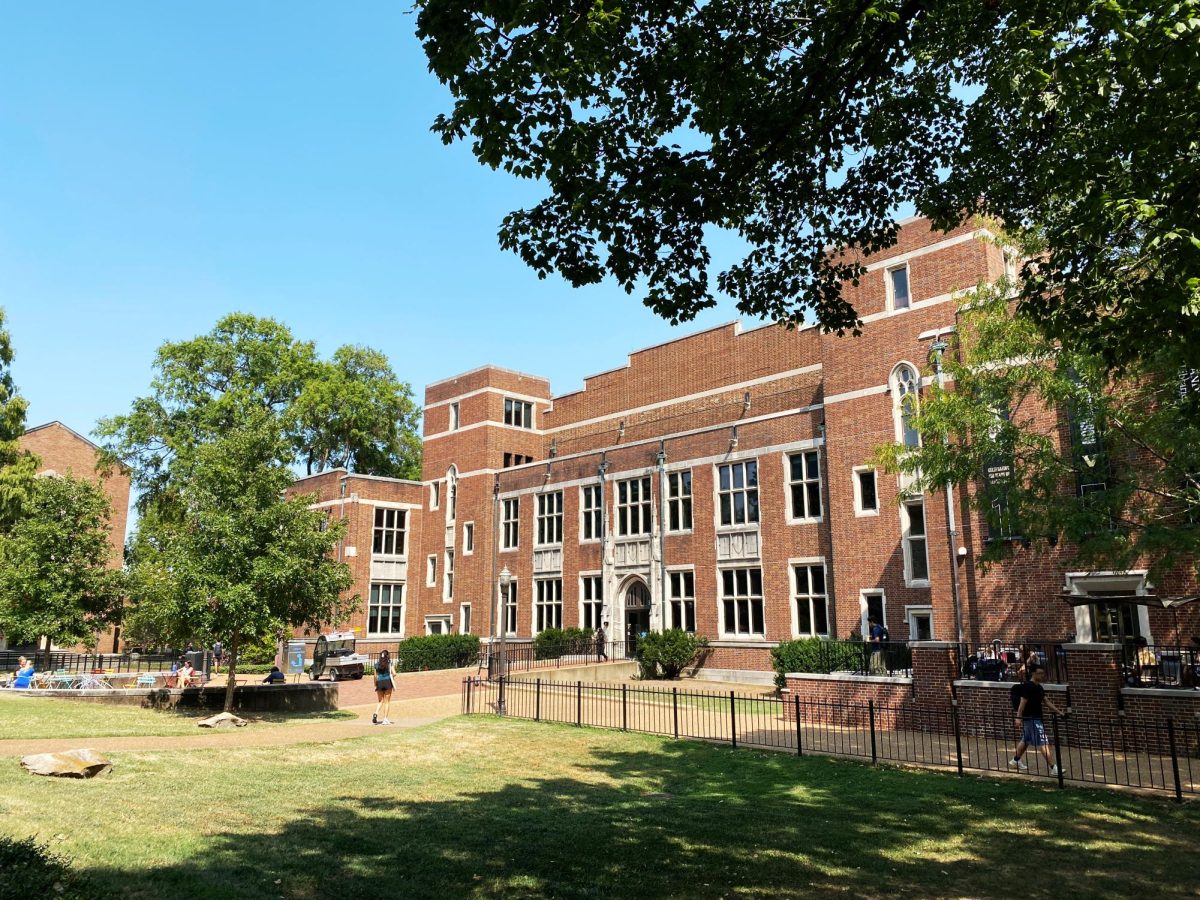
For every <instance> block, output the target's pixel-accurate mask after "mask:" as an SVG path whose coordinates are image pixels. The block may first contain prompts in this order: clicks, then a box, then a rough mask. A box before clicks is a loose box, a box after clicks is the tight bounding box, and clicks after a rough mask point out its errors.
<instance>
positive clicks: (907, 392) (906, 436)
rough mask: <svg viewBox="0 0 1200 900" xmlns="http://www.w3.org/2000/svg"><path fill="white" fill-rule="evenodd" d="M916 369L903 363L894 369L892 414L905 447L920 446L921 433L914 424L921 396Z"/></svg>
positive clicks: (897, 435) (897, 432) (900, 441)
mask: <svg viewBox="0 0 1200 900" xmlns="http://www.w3.org/2000/svg"><path fill="white" fill-rule="evenodd" d="M920 385H921V383H920V381H919V380H918V379H917V372H916V370H915V369H914V368H913V367H912V366H910V365H909V364H908V363H901V364H900V365H898V366H896V368H895V369H893V370H892V415H893V417H894V418H895V422H896V440H897V441H898V442H899V443H901V444H903V445H904V446H905V447H920V446H921V435H920V434H918V433H917V429H916V426H914V425H913V422H912V420H913V417H914V416H915V415H916V414H917V406H918V403H919V398H920Z"/></svg>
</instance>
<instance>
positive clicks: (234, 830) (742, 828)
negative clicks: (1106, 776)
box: [0, 717, 1200, 900]
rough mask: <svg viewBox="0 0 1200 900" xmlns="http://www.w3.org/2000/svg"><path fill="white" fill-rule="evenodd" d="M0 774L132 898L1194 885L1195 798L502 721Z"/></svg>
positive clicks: (1146, 893) (25, 823)
mask: <svg viewBox="0 0 1200 900" xmlns="http://www.w3.org/2000/svg"><path fill="white" fill-rule="evenodd" d="M112 756H113V757H114V759H115V762H116V767H115V769H114V771H113V773H112V774H111V775H110V776H109V777H108V778H106V779H99V780H96V781H90V782H80V781H67V780H57V779H46V778H32V777H30V776H28V775H25V774H24V773H23V772H21V770H20V769H19V768H18V767H17V766H16V765H15V763H11V762H10V763H9V764H6V765H0V832H6V833H9V834H11V835H14V836H18V837H24V836H27V835H29V834H31V833H37V834H38V835H39V836H40V837H41V839H42V840H45V841H47V842H48V843H49V844H50V846H51V848H52V849H53V850H55V851H56V852H58V853H61V854H64V855H66V856H68V857H71V858H73V859H74V860H75V863H76V866H77V867H79V868H80V869H82V870H83V871H85V872H87V873H88V874H90V876H91V877H92V878H93V879H94V880H95V882H96V885H97V887H98V888H99V889H100V890H101V891H108V892H110V893H114V894H118V895H123V896H133V897H146V898H150V897H153V898H158V897H187V898H189V900H203V898H234V897H284V898H325V897H331V896H338V897H463V896H467V897H487V896H495V895H508V896H523V897H602V898H610V897H687V898H693V897H697V898H706V897H712V898H717V897H761V898H767V897H780V896H814V895H823V894H848V895H850V896H863V897H884V896H887V897H894V896H896V895H908V896H914V897H925V896H954V897H963V896H969V897H1001V896H1024V897H1030V896H1032V897H1038V896H1044V897H1129V896H1135V895H1136V896H1140V897H1170V896H1195V892H1196V889H1197V886H1198V885H1200V861H1198V859H1200V857H1198V854H1197V853H1196V847H1197V835H1198V834H1200V808H1197V807H1195V806H1182V807H1180V806H1176V805H1174V804H1172V803H1169V802H1167V801H1159V800H1145V799H1140V798H1136V797H1133V796H1129V795H1122V794H1118V793H1113V792H1100V791H1087V790H1072V791H1058V790H1056V789H1053V788H1049V787H1043V786H1041V785H1034V784H1030V783H1028V782H1025V781H1018V780H1012V781H1003V782H997V781H984V780H979V779H974V778H965V779H963V778H958V777H956V776H953V775H945V774H941V773H932V772H919V771H906V770H898V769H888V768H871V767H869V766H865V765H861V764H858V763H854V762H848V761H843V760H834V759H829V758H820V757H812V758H809V757H806V758H804V759H797V758H795V757H792V756H787V755H784V754H772V753H756V752H753V751H745V750H741V751H734V750H729V749H727V748H723V747H717V746H711V745H705V744H699V743H689V742H676V741H671V740H667V739H662V738H656V737H651V736H647V735H636V734H622V733H620V732H611V731H601V730H592V729H576V728H572V727H570V726H560V725H546V724H536V723H531V722H520V721H513V720H507V721H505V720H499V719H492V718H483V717H478V718H455V719H450V720H446V721H444V722H441V723H438V724H436V725H430V726H427V727H424V728H419V729H413V730H407V731H387V732H382V731H381V732H380V733H377V734H371V735H370V736H369V737H364V738H357V739H348V740H342V741H337V742H332V743H326V744H304V745H299V746H293V747H288V748H283V749H277V748H272V749H238V748H228V749H221V750H212V751H191V752H188V753H186V754H183V753H170V752H163V753H150V752H139V753H114V754H112Z"/></svg>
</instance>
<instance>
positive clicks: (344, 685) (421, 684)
mask: <svg viewBox="0 0 1200 900" xmlns="http://www.w3.org/2000/svg"><path fill="white" fill-rule="evenodd" d="M477 672H478V669H477V668H476V667H475V666H468V667H467V668H465V669H438V670H437V671H433V672H402V673H401V674H400V675H398V676H397V677H396V689H395V692H394V693H393V694H392V704H393V705H395V704H396V703H397V702H400V701H403V700H416V699H420V698H423V697H447V696H450V695H451V694H453V695H454V696H455V697H458V696H459V695H460V693H461V691H462V683H463V679H464V678H473V677H475V675H476V673H477ZM482 675H483V676H484V677H486V675H487V673H486V672H484V673H482ZM292 678H294V676H292V677H289V679H288V681H289V682H290V681H291V680H292ZM262 680H263V676H262V675H238V677H237V682H238V684H258V683H260V682H261V681H262ZM307 680H308V676H307V675H301V676H300V681H307ZM322 680H325V681H327V680H328V679H322ZM224 684H225V675H224V674H223V673H222V674H217V675H213V677H212V678H211V679H210V680H209V682H208V686H209V687H221V686H224ZM337 685H338V709H347V708H350V707H355V706H362V705H363V704H366V703H370V704H372V705H373V704H374V703H375V680H374V679H373V678H372V677H371V673H370V672H368V673H367V674H366V675H364V676H363V677H362V678H360V679H358V680H350V681H339V682H338V683H337Z"/></svg>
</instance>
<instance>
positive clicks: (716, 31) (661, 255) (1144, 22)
mask: <svg viewBox="0 0 1200 900" xmlns="http://www.w3.org/2000/svg"><path fill="white" fill-rule="evenodd" d="M417 8H418V10H419V17H418V35H419V37H420V38H421V40H422V41H423V43H424V46H425V50H426V53H427V55H428V58H429V65H430V69H431V71H432V72H433V73H434V74H435V75H437V76H438V78H440V79H441V80H442V81H443V82H445V83H446V84H447V85H448V86H449V87H450V90H451V92H452V93H453V96H454V107H453V110H452V111H451V112H450V113H449V114H448V115H444V116H440V117H439V118H438V119H437V121H436V123H435V125H434V128H435V130H436V131H437V132H438V133H439V134H440V135H441V136H442V138H443V139H444V140H445V141H447V142H451V141H454V140H458V139H468V138H469V139H470V140H471V142H472V146H473V149H474V152H475V154H476V156H477V157H478V158H479V160H480V161H481V162H483V163H484V164H486V165H489V166H492V167H502V168H504V169H506V170H507V171H509V172H512V173H514V174H516V175H518V176H520V177H523V178H532V179H539V180H541V181H542V182H543V183H544V184H545V186H546V188H547V191H548V194H547V196H546V198H545V199H544V200H543V201H542V202H540V203H538V204H537V205H536V206H535V207H533V208H532V209H525V210H518V211H515V212H513V213H512V214H511V215H509V216H508V217H507V218H506V219H505V220H504V223H503V225H502V228H501V232H500V239H501V243H502V245H504V246H505V247H507V248H510V249H513V250H516V251H517V252H518V253H519V254H520V256H521V257H522V259H524V261H525V262H526V263H528V264H529V265H530V266H532V267H533V268H534V269H535V270H536V271H537V272H538V274H539V275H541V276H543V277H544V276H546V275H547V274H549V273H551V272H555V271H557V272H559V273H561V274H562V275H563V276H564V277H565V278H566V279H567V280H568V281H569V282H571V283H572V284H574V285H582V284H589V283H594V282H597V281H599V280H601V279H603V278H605V277H608V276H611V277H613V278H615V279H616V280H617V281H618V282H619V283H620V284H621V285H622V286H623V287H624V288H625V289H626V290H627V291H631V292H632V291H634V290H636V289H642V288H643V287H644V290H645V291H646V294H645V303H646V304H647V305H648V306H650V307H651V308H652V309H654V310H655V311H656V312H657V313H658V314H659V315H662V316H664V317H666V318H669V319H671V320H673V321H680V320H687V319H690V318H692V317H693V316H695V315H696V313H697V312H698V311H699V310H701V309H703V308H705V307H707V306H711V305H712V304H713V303H714V298H713V294H712V285H711V283H710V281H711V280H710V271H709V265H710V254H709V250H708V244H707V238H706V230H707V229H711V228H713V227H716V228H721V229H730V230H732V231H735V232H737V233H738V234H739V235H741V237H742V238H744V239H745V241H746V242H747V243H748V244H749V245H750V250H749V252H748V253H747V255H746V256H745V258H744V259H742V260H741V261H740V262H738V263H736V264H734V265H732V266H731V267H730V268H728V269H727V270H725V271H723V272H721V273H719V275H718V277H717V279H716V284H717V286H718V287H719V288H720V289H721V290H722V291H725V292H727V293H728V294H730V295H731V296H732V297H733V298H734V299H735V300H736V302H737V304H738V307H739V309H741V310H742V311H743V312H745V313H747V314H750V315H754V316H763V317H767V318H770V319H776V320H785V321H792V322H800V321H801V320H803V319H804V318H805V316H806V315H808V314H810V313H811V314H813V315H815V317H816V319H817V320H818V321H819V323H820V324H821V325H822V326H824V327H825V328H827V329H831V330H834V331H837V332H839V333H840V332H843V331H847V330H854V329H856V327H857V321H858V318H857V315H856V312H855V310H854V309H852V308H851V307H850V306H849V305H848V304H847V303H846V301H845V300H844V299H843V298H842V296H841V291H840V288H841V284H842V282H843V280H844V279H847V278H850V279H854V278H856V277H857V276H859V275H860V274H861V273H862V268H861V254H863V253H870V252H876V251H878V250H881V249H883V248H886V247H887V246H889V245H891V243H892V242H893V241H894V240H895V236H896V225H895V224H894V221H893V219H894V213H895V210H896V209H897V208H898V207H900V206H902V205H903V204H905V203H912V204H914V205H915V207H916V209H917V210H918V211H919V212H921V213H923V214H926V215H928V216H930V217H932V218H933V219H934V221H935V223H936V224H938V225H939V226H942V227H949V226H950V225H952V224H955V223H958V222H961V221H964V220H965V219H966V218H967V217H969V216H972V215H975V214H983V215H986V216H990V217H995V218H998V219H1000V220H1003V221H1004V222H1006V223H1008V227H1010V228H1018V229H1020V228H1022V227H1030V225H1031V223H1037V225H1038V228H1039V230H1040V231H1041V232H1042V233H1043V236H1044V238H1045V246H1046V253H1045V254H1044V256H1043V257H1041V258H1040V259H1039V260H1038V265H1037V266H1032V265H1031V266H1030V267H1029V268H1028V269H1027V271H1026V273H1025V274H1026V275H1027V276H1028V277H1026V278H1025V279H1024V280H1023V281H1022V287H1021V291H1022V296H1021V302H1022V306H1023V308H1024V309H1026V310H1027V311H1028V312H1029V314H1030V315H1032V316H1033V317H1034V320H1035V321H1037V322H1038V323H1039V324H1040V325H1041V326H1042V328H1043V329H1044V330H1045V331H1046V332H1047V333H1048V334H1049V335H1050V336H1051V337H1058V338H1061V337H1063V336H1066V335H1071V336H1072V337H1073V338H1075V339H1076V340H1086V341H1088V342H1089V345H1090V346H1091V347H1093V348H1095V349H1096V350H1097V351H1098V352H1099V353H1100V354H1101V355H1102V357H1103V358H1104V359H1105V360H1107V361H1108V362H1110V363H1123V362H1125V361H1127V360H1129V359H1131V358H1133V357H1136V356H1137V355H1138V353H1139V352H1140V350H1141V349H1142V347H1143V346H1144V343H1145V340H1146V337H1147V334H1148V333H1153V334H1154V335H1155V338H1156V341H1157V342H1159V343H1160V344H1161V343H1168V344H1171V345H1172V346H1173V348H1174V350H1175V352H1176V353H1178V354H1181V355H1184V356H1186V357H1188V358H1191V359H1193V360H1194V359H1196V357H1197V355H1198V354H1200V350H1198V349H1197V348H1198V347H1200V138H1197V135H1198V134H1200V92H1197V90H1196V73H1197V71H1200V0H1181V2H1176V3H1165V2H1161V0H1080V2H1044V0H1005V2H997V0H833V2H819V3H818V2H814V0H788V2H781V0H708V2H703V3H693V2H679V0H667V2H655V3H634V2H616V0H589V2H585V3H579V2H566V0H533V2H522V3H512V2H507V0H482V2H478V3H472V4H461V3H458V2H455V0H418V2H417ZM831 247H846V248H848V250H849V251H850V252H849V253H847V254H844V255H834V256H831V255H830V254H829V253H828V249H829V248H831Z"/></svg>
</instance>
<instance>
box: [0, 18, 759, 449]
mask: <svg viewBox="0 0 1200 900" xmlns="http://www.w3.org/2000/svg"><path fill="white" fill-rule="evenodd" d="M407 9H408V4H407V3H380V2H356V3H353V4H331V3H313V2H290V3H287V4H283V3H267V2H245V0H239V2H236V3H235V2H231V0H224V2H215V0H213V2H207V3H190V4H183V3H161V2H142V3H139V2H121V3H95V2H74V3H71V2H57V3H53V4H42V3H10V4H7V6H6V11H5V15H4V25H3V28H0V59H3V60H4V63H3V66H2V69H0V306H3V308H4V310H5V312H6V315H7V320H8V328H9V330H10V332H11V334H12V340H13V345H14V348H15V350H16V360H15V362H14V366H13V373H14V377H15V379H16V381H17V384H18V387H19V389H20V391H21V393H22V394H23V395H24V396H25V397H26V398H27V399H28V400H29V403H30V407H29V414H28V424H29V425H30V426H33V425H38V424H42V423H44V422H48V421H51V420H56V419H57V420H60V421H62V422H64V423H65V424H67V425H68V426H70V427H72V428H74V429H75V430H77V431H79V432H82V433H84V434H90V433H91V432H92V430H93V428H94V427H95V423H96V421H97V419H99V418H100V417H102V416H107V415H115V414H118V413H121V412H124V411H126V410H127V409H128V408H129V405H130V403H131V401H132V400H133V399H134V398H135V397H136V396H139V395H143V394H146V393H148V389H149V384H150V379H151V377H152V369H151V365H152V362H153V358H154V352H155V350H156V348H157V347H158V346H159V345H160V344H162V343H163V342H164V341H169V340H181V339H186V338H190V337H193V336H195V335H197V334H202V333H204V332H206V331H208V330H210V329H211V328H212V326H213V325H214V324H215V323H216V321H217V320H218V319H219V318H220V317H221V316H223V315H225V314H226V313H229V312H233V311H244V312H250V313H254V314H256V315H260V316H270V317H274V318H277V319H279V320H281V321H283V322H285V323H286V324H287V325H288V326H289V327H291V329H292V331H293V333H294V334H295V335H296V336H297V337H298V338H303V339H310V340H315V341H317V344H318V348H319V350H320V351H321V352H322V353H323V354H325V355H328V354H330V353H332V352H333V350H334V349H336V348H337V347H338V346H341V345H342V344H347V343H353V344H364V345H367V346H371V347H375V348H377V349H379V350H382V351H384V352H385V353H387V354H388V356H389V357H390V359H391V361H392V365H393V368H394V369H395V370H396V372H397V374H398V375H399V376H400V377H401V378H402V379H404V380H406V381H408V382H410V383H411V384H412V386H413V389H414V395H415V397H416V398H417V400H418V402H420V401H421V399H422V397H423V389H424V385H425V384H427V383H428V382H431V381H436V380H439V379H441V378H445V377H448V376H451V375H454V374H456V373H458V372H462V371H466V370H469V369H473V368H476V367H478V366H480V365H483V364H485V363H489V362H491V363H495V364H497V365H501V366H505V367H508V368H514V369H518V370H521V371H526V372H531V373H534V374H538V375H543V376H546V377H548V378H550V380H551V385H552V388H553V390H554V391H555V393H565V392H567V391H571V390H575V389H577V388H579V387H580V386H581V385H582V380H583V377H584V376H586V375H590V374H594V373H596V372H600V371H604V370H607V369H611V368H614V367H616V366H619V365H622V364H623V363H624V362H625V360H626V355H627V354H628V353H629V352H630V351H632V350H635V349H639V348H641V347H644V346H648V345H651V344H655V343H658V342H661V341H665V340H670V339H672V338H674V337H679V336H680V335H681V334H685V333H691V332H693V331H697V330H700V329H702V328H706V327H711V326H713V325H717V324H720V323H722V322H727V321H730V320H732V319H735V318H737V313H736V310H735V309H734V308H733V305H732V302H731V301H728V300H726V301H724V302H723V303H721V304H719V305H718V307H717V308H716V309H713V310H709V311H707V312H706V313H704V314H703V315H702V316H700V317H699V318H698V319H697V320H696V321H694V322H691V323H688V324H686V325H683V326H680V327H678V328H673V327H672V326H670V325H669V324H668V323H666V322H664V321H662V320H660V319H658V318H657V317H655V316H654V315H653V314H652V313H651V312H650V311H649V310H647V309H646V308H645V307H643V306H642V305H641V301H640V298H639V297H637V296H636V295H635V296H629V295H626V294H625V293H624V292H623V291H622V290H621V289H620V288H619V287H617V286H616V285H615V284H613V283H611V282H610V283H606V284H602V285H597V286H594V287H590V288H584V289H573V288H571V287H570V286H569V285H568V284H567V283H566V282H565V281H562V280H561V279H558V278H557V277H552V278H550V279H547V280H545V281H540V280H539V279H538V278H537V276H536V275H535V274H534V273H533V271H532V270H530V269H528V268H526V267H525V266H524V265H523V264H522V263H521V262H520V260H519V259H518V258H517V257H516V256H515V255H512V254H510V253H507V252H505V251H502V250H501V249H500V248H499V245H498V243H497V240H496V233H497V230H498V228H499V225H500V222H501V219H502V218H503V217H504V215H505V214H506V213H507V212H509V211H510V210H513V209H516V208H519V207H522V206H527V205H531V204H532V203H535V202H536V201H537V200H538V199H539V189H538V186H537V185H535V184H531V183H529V182H521V181H518V180H516V179H514V178H512V177H511V176H508V175H506V174H504V173H502V172H493V171H491V170H489V169H486V168H484V167H482V166H480V165H479V164H478V163H477V162H476V161H475V159H474V157H473V156H472V155H471V153H470V150H469V148H468V147H467V146H465V145H455V146H452V147H446V146H444V145H442V143H441V141H440V139H438V138H437V137H436V136H435V135H433V134H432V133H431V132H430V130H429V126H430V124H431V123H432V121H433V119H434V117H435V116H436V115H437V113H438V112H441V111H446V110H448V109H449V106H450V96H449V92H448V91H447V90H446V89H445V88H444V87H443V86H442V85H440V84H439V83H438V82H437V80H436V79H435V78H434V77H433V76H432V75H430V74H429V73H428V72H427V71H426V65H425V57H424V54H423V53H422V51H421V48H420V45H419V44H418V42H417V40H416V38H415V36H414V30H415V21H414V18H413V16H412V15H411V14H410V13H408V12H407ZM713 250H714V258H715V262H716V263H717V266H720V264H722V263H728V262H731V261H733V259H735V258H736V250H737V244H736V242H735V241H734V239H732V238H725V237H721V238H720V239H719V240H718V241H717V242H716V244H715V245H714V247H713ZM713 271H714V273H715V272H716V271H717V267H714V270H713ZM746 324H748V325H750V324H755V323H753V322H747V323H746Z"/></svg>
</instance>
